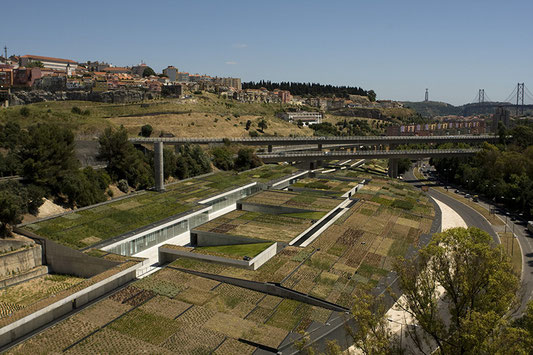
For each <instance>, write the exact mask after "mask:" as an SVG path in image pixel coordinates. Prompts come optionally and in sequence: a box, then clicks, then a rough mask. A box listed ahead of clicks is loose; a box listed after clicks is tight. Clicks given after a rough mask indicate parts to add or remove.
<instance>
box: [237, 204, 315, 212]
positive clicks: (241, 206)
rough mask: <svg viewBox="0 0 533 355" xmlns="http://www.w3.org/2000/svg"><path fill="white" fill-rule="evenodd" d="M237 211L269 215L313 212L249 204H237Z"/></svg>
mask: <svg viewBox="0 0 533 355" xmlns="http://www.w3.org/2000/svg"><path fill="white" fill-rule="evenodd" d="M237 209H238V210H242V211H248V212H260V213H269V214H283V213H306V212H314V211H313V210H305V209H303V208H294V207H285V206H272V205H263V204H260V203H251V202H237Z"/></svg>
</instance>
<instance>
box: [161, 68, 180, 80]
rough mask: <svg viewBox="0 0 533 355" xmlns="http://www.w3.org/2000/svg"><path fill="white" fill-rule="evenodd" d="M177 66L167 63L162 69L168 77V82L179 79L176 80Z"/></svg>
mask: <svg viewBox="0 0 533 355" xmlns="http://www.w3.org/2000/svg"><path fill="white" fill-rule="evenodd" d="M178 73H179V71H178V68H176V67H174V66H172V65H169V66H168V67H166V68H165V69H163V74H165V75H166V76H167V77H168V80H169V81H170V82H175V81H179V80H178Z"/></svg>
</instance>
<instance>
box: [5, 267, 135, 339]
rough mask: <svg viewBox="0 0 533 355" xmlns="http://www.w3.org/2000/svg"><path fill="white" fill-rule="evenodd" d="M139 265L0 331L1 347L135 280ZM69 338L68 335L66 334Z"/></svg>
mask: <svg viewBox="0 0 533 355" xmlns="http://www.w3.org/2000/svg"><path fill="white" fill-rule="evenodd" d="M139 265H140V264H138V265H133V266H132V267H130V268H128V269H126V270H123V271H121V272H118V273H116V274H115V275H112V276H110V277H108V278H107V279H104V280H102V281H100V282H97V283H95V284H94V285H91V286H89V287H86V288H84V289H83V290H81V291H78V292H76V293H74V294H72V295H70V296H68V297H65V298H63V299H61V300H59V301H57V302H55V303H52V304H51V305H49V306H47V307H44V308H42V309H40V310H38V311H37V312H34V313H32V314H30V315H28V316H26V317H24V318H21V319H19V320H17V321H15V322H13V323H11V324H9V325H7V326H5V327H3V328H1V329H0V346H4V345H7V344H9V343H11V342H13V341H15V340H17V339H18V338H20V337H22V336H24V335H26V334H28V333H30V332H32V331H34V330H36V329H38V328H40V327H42V326H43V325H45V324H48V323H50V322H52V321H53V320H55V319H57V318H59V317H61V316H63V315H65V314H67V313H69V312H70V311H72V310H74V309H76V308H78V307H80V306H83V305H85V304H86V303H88V302H90V301H92V300H94V299H95V298H98V297H100V296H102V295H104V294H106V293H107V292H110V291H112V290H114V289H116V288H117V287H119V286H121V285H123V284H125V283H126V282H129V281H131V280H133V279H134V278H135V275H136V270H137V268H138V267H139ZM65 336H68V334H65Z"/></svg>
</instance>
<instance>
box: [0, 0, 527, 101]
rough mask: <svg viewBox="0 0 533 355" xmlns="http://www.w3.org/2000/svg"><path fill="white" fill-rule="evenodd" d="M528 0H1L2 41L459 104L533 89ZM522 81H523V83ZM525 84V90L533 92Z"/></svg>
mask: <svg viewBox="0 0 533 355" xmlns="http://www.w3.org/2000/svg"><path fill="white" fill-rule="evenodd" d="M532 14H533V1H532V0H520V1H518V0H516V1H515V0H507V1H502V0H500V1H493V0H485V1H478V0H462V1H456V0H447V1H434V0H426V1H418V0H416V1H410V0H404V1H399V0H390V1H389V0H387V1H386V0H365V1H359V0H352V1H334V0H331V1H323V0H322V1H315V0H305V1H287V0H285V1H278V0H271V1H255V0H247V1H240V0H239V1H234V0H230V1H220V0H213V1H201V0H195V1H157V0H153V1H136V0H131V1H113V0H112V1H99V0H96V1H89V2H86V1H84V2H81V1H62V0H58V1H53V2H48V3H43V2H42V1H35V0H26V1H9V2H7V3H5V4H3V7H2V25H1V28H2V30H1V31H0V33H1V37H0V45H1V46H2V47H3V46H4V44H5V45H7V46H8V48H9V50H8V52H9V54H10V55H11V54H19V55H24V54H36V55H44V56H51V57H61V58H70V59H74V60H77V61H87V60H101V61H107V62H110V63H112V64H114V65H117V66H125V65H135V64H137V63H139V62H140V61H141V60H143V61H144V62H146V63H147V64H148V65H150V66H152V67H153V68H154V69H155V70H156V71H161V70H162V69H163V68H164V67H166V66H167V65H174V66H177V67H178V68H179V69H180V70H182V71H188V72H190V73H201V74H203V73H206V74H210V75H217V76H236V77H241V78H242V79H243V80H244V81H249V80H260V79H267V80H272V81H282V80H283V81H305V82H308V81H311V82H321V83H331V84H338V85H356V86H361V87H363V88H365V89H374V90H375V91H376V92H377V94H378V98H380V99H396V100H413V101H420V100H422V99H423V97H424V90H425V88H426V87H427V88H429V90H430V99H431V100H436V101H446V102H450V103H452V104H463V103H466V102H469V101H471V100H472V99H473V98H474V97H475V95H476V93H477V90H478V89H480V88H484V89H485V92H486V94H487V96H488V97H489V98H490V99H492V100H503V99H505V98H506V97H507V96H508V94H510V93H511V91H512V89H513V86H514V85H516V83H517V82H518V81H520V82H525V83H526V86H529V87H530V88H532V89H533V64H532V63H533V45H532V43H531V40H532V39H533V26H531V16H532ZM532 89H530V90H532ZM532 91H533V90H532Z"/></svg>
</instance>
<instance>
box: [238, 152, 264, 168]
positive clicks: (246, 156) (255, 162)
mask: <svg viewBox="0 0 533 355" xmlns="http://www.w3.org/2000/svg"><path fill="white" fill-rule="evenodd" d="M261 164H263V163H262V162H261V160H260V159H259V158H258V157H257V155H255V152H254V150H253V149H249V148H243V149H239V152H238V153H237V159H235V163H234V166H235V169H236V170H239V171H243V170H248V169H253V168H256V167H258V166H261Z"/></svg>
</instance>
